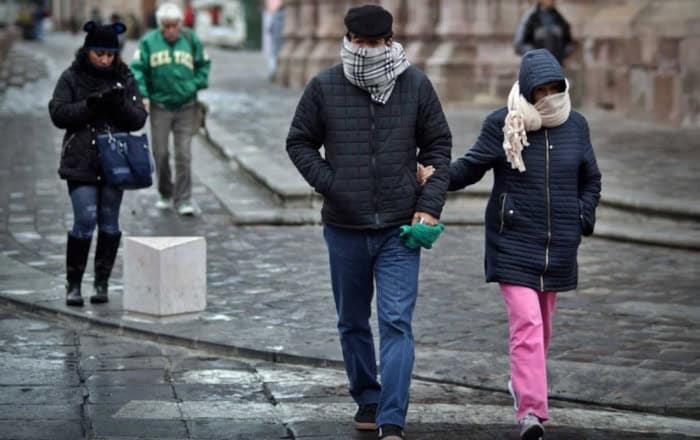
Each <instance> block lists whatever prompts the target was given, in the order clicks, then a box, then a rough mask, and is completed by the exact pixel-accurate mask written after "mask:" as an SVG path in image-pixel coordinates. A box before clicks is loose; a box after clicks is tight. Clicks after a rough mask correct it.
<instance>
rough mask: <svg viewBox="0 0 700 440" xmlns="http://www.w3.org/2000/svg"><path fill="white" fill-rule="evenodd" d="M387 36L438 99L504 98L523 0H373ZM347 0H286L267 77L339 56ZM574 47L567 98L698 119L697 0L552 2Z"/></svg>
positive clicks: (301, 73)
mask: <svg viewBox="0 0 700 440" xmlns="http://www.w3.org/2000/svg"><path fill="white" fill-rule="evenodd" d="M369 2H373V3H380V4H382V5H383V6H384V7H386V8H387V9H389V10H391V11H392V13H393V14H394V16H395V21H396V25H395V33H396V40H397V41H399V42H401V43H402V44H404V46H405V48H406V51H407V53H408V56H409V60H410V61H411V62H412V63H413V64H415V65H417V66H418V67H420V68H422V69H424V70H425V71H426V72H427V73H428V75H429V76H430V78H431V79H432V81H433V82H434V84H435V87H436V89H437V90H438V93H439V94H440V96H441V98H442V99H443V100H444V101H445V102H458V103H459V102H465V103H475V102H476V103H484V104H491V105H495V104H498V103H502V102H504V99H505V97H506V96H507V93H508V91H509V89H510V87H511V85H512V83H513V81H514V79H515V77H516V73H517V70H518V66H519V62H520V60H519V58H518V57H517V56H516V55H515V54H514V53H513V48H512V39H513V34H514V33H515V30H516V28H517V25H518V23H519V21H520V17H521V16H522V15H523V13H524V12H525V11H526V10H527V9H528V8H530V7H531V5H532V4H533V2H532V1H531V0H376V1H369ZM362 3H368V1H355V0H288V1H287V18H288V20H287V22H286V23H285V39H286V42H285V46H284V48H283V49H282V52H281V55H280V58H281V60H280V70H279V72H278V75H277V78H276V80H277V81H278V82H279V83H281V84H284V85H289V86H292V87H302V86H303V85H304V84H305V83H306V82H307V81H308V80H309V79H310V78H311V77H312V76H314V75H315V74H316V73H317V72H318V71H320V70H321V69H323V68H325V67H328V66H330V65H333V64H335V63H337V62H339V50H340V47H339V46H340V39H341V38H342V35H343V33H344V32H345V28H344V26H343V22H342V16H343V15H344V13H345V11H346V10H347V9H348V8H349V7H351V6H353V5H356V4H362ZM558 7H559V9H560V11H561V12H562V14H564V16H565V17H566V18H567V19H568V20H569V22H570V23H571V25H572V33H573V35H574V38H575V39H576V40H577V42H578V43H579V44H578V47H577V50H576V52H575V53H574V54H573V55H572V56H571V57H570V58H569V59H568V60H567V62H566V66H565V67H566V70H567V75H568V76H569V78H570V80H571V83H572V91H573V94H574V100H575V102H577V104H582V105H584V106H596V107H602V108H606V109H610V110H614V111H616V112H620V113H622V114H625V115H629V116H630V117H634V118H638V119H644V120H653V121H655V122H659V123H662V124H666V125H673V126H679V125H683V126H695V127H698V126H700V1H698V0H560V1H559V2H558Z"/></svg>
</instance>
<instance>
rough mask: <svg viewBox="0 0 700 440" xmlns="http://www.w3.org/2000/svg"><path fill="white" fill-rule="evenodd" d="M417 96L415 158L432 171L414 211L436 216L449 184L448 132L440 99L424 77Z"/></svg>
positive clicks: (449, 139)
mask: <svg viewBox="0 0 700 440" xmlns="http://www.w3.org/2000/svg"><path fill="white" fill-rule="evenodd" d="M419 96H420V101H419V106H418V119H417V121H418V123H417V126H416V140H417V141H418V149H419V152H418V162H419V163H421V164H423V165H432V166H433V167H434V168H435V173H434V174H433V175H432V176H431V177H430V179H428V181H427V183H426V184H425V186H424V187H423V189H422V191H421V194H420V197H419V198H418V201H417V203H416V211H420V212H426V213H428V214H430V215H432V216H433V217H435V218H440V214H441V213H442V208H443V206H444V205H445V193H446V192H447V187H448V186H449V184H450V175H449V167H450V158H451V154H452V133H451V132H450V127H449V125H447V120H446V119H445V114H444V113H443V111H442V105H441V104H440V99H439V98H438V96H437V93H435V88H433V85H432V83H431V82H430V80H429V79H428V78H427V77H426V78H425V79H424V80H423V83H422V84H421V86H420V92H419Z"/></svg>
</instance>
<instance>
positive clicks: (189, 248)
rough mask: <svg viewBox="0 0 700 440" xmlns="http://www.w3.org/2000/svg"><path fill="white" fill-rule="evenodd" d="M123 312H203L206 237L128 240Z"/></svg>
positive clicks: (166, 313) (159, 314)
mask: <svg viewBox="0 0 700 440" xmlns="http://www.w3.org/2000/svg"><path fill="white" fill-rule="evenodd" d="M123 298H124V305H123V307H124V310H127V311H131V312H139V313H146V314H149V315H157V316H164V315H176V314H180V313H192V312H200V311H202V310H204V309H205V308H206V306H207V245H206V241H205V240H204V237H127V238H126V239H125V240H124V295H123Z"/></svg>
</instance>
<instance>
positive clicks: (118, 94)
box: [102, 83, 124, 110]
mask: <svg viewBox="0 0 700 440" xmlns="http://www.w3.org/2000/svg"><path fill="white" fill-rule="evenodd" d="M123 106H124V87H123V86H122V85H121V84H120V83H117V84H116V85H115V86H112V87H111V88H109V89H108V90H107V91H105V92H103V93H102V108H103V109H105V110H111V109H117V108H121V107H123Z"/></svg>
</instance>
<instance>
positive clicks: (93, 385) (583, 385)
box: [0, 35, 700, 440]
mask: <svg viewBox="0 0 700 440" xmlns="http://www.w3.org/2000/svg"><path fill="white" fill-rule="evenodd" d="M72 43H74V42H73V41H72V40H71V39H69V38H67V37H65V36H62V35H59V36H58V37H57V38H56V39H54V40H52V41H51V42H50V43H48V44H49V45H48V47H44V48H43V49H40V50H38V55H37V56H39V58H40V60H42V61H41V62H44V63H46V65H47V71H48V76H49V78H48V79H40V78H34V79H33V80H32V82H31V83H30V84H28V85H26V86H25V87H24V88H21V89H17V88H10V89H8V91H7V92H6V94H5V96H4V98H2V97H0V130H1V132H2V133H3V141H2V145H3V148H2V149H1V150H0V187H1V188H2V191H0V298H2V299H0V304H2V303H3V302H7V303H12V304H15V305H14V306H13V307H8V306H6V307H8V308H7V310H4V311H3V312H2V315H1V316H0V340H1V341H2V342H1V343H0V372H1V373H2V374H0V377H4V378H5V379H3V380H2V381H0V438H18V439H19V438H21V439H25V438H26V439H30V438H31V439H40V438H51V439H58V438H66V439H68V438H70V439H74V438H82V437H81V436H85V438H119V439H123V440H125V439H127V438H169V439H180V438H182V439H185V438H193V439H197V438H241V439H243V438H256V439H257V438H263V439H273V438H313V439H322V438H328V439H330V438H358V439H359V438H372V437H359V436H357V435H356V434H355V433H354V432H353V430H352V428H351V425H350V424H349V423H348V421H349V414H351V413H352V411H353V409H352V405H351V401H350V400H349V399H348V398H347V397H346V393H345V389H344V385H343V384H344V378H343V374H342V372H341V371H340V370H338V369H337V367H338V366H339V362H340V349H339V344H338V338H337V332H336V329H335V313H334V307H333V303H332V296H331V293H330V282H329V276H328V262H327V257H326V252H325V245H324V243H323V239H322V233H321V227H319V226H296V227H292V226H246V227H241V226H236V225H234V224H233V222H232V217H231V213H230V212H229V211H228V210H227V208H226V206H225V204H223V203H222V202H221V200H222V199H223V198H224V197H235V195H236V191H238V190H239V189H238V187H236V185H234V184H233V183H232V182H238V180H236V179H241V181H243V180H245V179H244V178H242V177H241V176H240V175H239V174H236V172H235V170H232V169H228V170H227V171H226V173H223V174H221V173H219V171H216V170H219V167H220V164H219V163H218V162H217V161H216V160H212V158H216V157H217V156H215V155H214V154H213V153H212V151H211V149H210V147H209V146H208V144H207V143H206V142H205V141H204V140H203V139H201V138H200V139H197V140H196V141H195V143H194V156H195V166H194V169H195V173H196V179H195V186H194V197H195V199H196V201H197V203H198V205H199V207H200V208H201V210H202V215H201V216H198V217H194V218H183V217H179V216H177V215H176V214H175V213H173V212H162V211H158V210H157V209H155V207H154V203H155V201H156V199H157V193H156V191H155V189H153V188H150V189H148V190H145V191H138V192H127V193H126V194H125V200H124V204H123V206H122V213H121V222H122V228H123V230H124V234H125V235H133V236H154V235H187V236H190V235H197V236H204V237H205V238H206V240H207V255H208V261H207V280H208V293H207V302H208V306H207V310H206V311H205V312H203V313H200V314H197V315H195V316H184V317H178V318H172V319H161V320H158V319H151V318H147V317H142V316H134V315H129V314H125V313H124V312H123V310H122V309H121V277H122V262H121V257H122V255H121V252H120V254H119V257H118V262H117V267H116V268H115V273H114V288H113V289H112V290H111V291H112V292H113V295H112V300H111V302H110V303H109V304H108V305H105V306H95V305H87V306H86V307H84V308H83V309H80V310H76V309H73V310H68V309H66V307H65V306H64V299H63V296H64V291H63V278H64V258H65V256H64V249H65V235H66V231H67V230H68V229H69V227H70V225H71V222H72V214H71V209H70V201H69V199H68V192H67V189H66V185H65V183H64V182H62V181H60V180H59V179H58V176H57V173H56V169H57V163H58V156H59V152H60V147H61V145H60V132H59V131H58V130H57V129H55V128H54V127H53V126H52V125H51V122H50V120H49V118H48V113H47V110H46V103H47V102H48V97H49V96H50V93H51V90H52V88H53V82H52V81H55V79H56V77H55V75H56V74H57V73H59V72H58V71H59V70H60V69H62V68H63V67H65V65H67V61H66V60H67V59H68V58H66V57H69V56H70V53H71V52H72V51H73V49H74V47H71V46H69V44H72ZM18 47H19V49H18V50H20V51H21V50H25V51H27V50H28V47H29V48H31V45H26V44H19V45H18ZM212 53H213V56H218V57H220V58H219V60H220V61H219V63H220V64H221V65H232V66H233V65H239V64H244V63H243V62H237V61H236V60H240V59H242V58H245V57H251V55H250V54H246V53H241V54H238V53H231V52H224V51H220V50H219V51H217V50H213V51H212ZM227 57H228V58H227ZM236 57H239V58H236ZM241 57H242V58H241ZM245 59H247V58H245ZM246 62H247V61H246ZM218 75H223V74H221V73H220V74H218ZM232 75H233V77H224V76H218V77H215V78H218V79H216V80H215V84H214V86H213V88H212V91H211V92H207V93H211V95H210V97H212V99H221V101H214V102H215V104H214V105H213V107H212V108H213V110H217V109H221V108H223V107H225V106H230V110H231V111H232V112H235V111H237V110H236V108H237V106H242V107H244V108H247V110H246V111H241V115H243V114H245V115H246V116H244V117H243V116H242V120H241V121H240V127H241V130H242V131H243V132H245V130H246V129H247V128H244V127H248V125H247V124H252V123H254V121H255V120H260V119H262V118H266V117H269V118H272V119H273V120H276V119H275V118H278V122H279V125H280V130H281V129H282V128H285V127H284V125H285V124H286V123H287V122H283V121H282V120H283V119H284V118H285V117H288V115H287V116H285V114H283V113H284V111H286V108H285V107H284V102H287V100H283V103H282V104H281V105H280V106H279V107H277V108H276V110H275V111H274V112H271V114H269V115H268V114H265V113H261V111H262V110H261V109H262V108H264V107H262V106H259V105H256V106H253V105H251V106H249V107H246V105H247V104H246V103H248V104H250V101H247V99H249V98H248V97H247V96H248V95H246V93H245V92H243V91H241V90H242V89H243V88H248V89H250V88H254V87H263V86H262V85H260V83H256V82H255V81H254V80H250V82H248V83H246V82H245V81H244V82H242V83H236V81H234V80H235V78H236V76H235V72H234V74H232ZM260 81H262V80H260ZM220 87H221V88H224V87H225V88H230V89H232V90H233V92H231V93H229V94H222V95H221V96H223V97H221V96H219V97H218V98H215V96H216V91H217V88H220ZM271 90H272V91H277V89H275V88H272V89H271ZM284 93H288V94H289V96H292V93H293V92H284ZM294 93H295V92H294ZM260 99H261V101H264V100H265V99H271V98H270V97H269V96H268V97H266V96H262V97H261V98H260ZM222 111H223V110H222ZM278 112H279V113H278ZM237 127H238V126H234V125H232V123H230V129H231V130H232V131H235V130H236V129H237ZM272 136H274V134H272ZM256 141H257V140H256V139H254V138H252V137H251V138H250V142H252V143H255V142H256ZM462 150H463V148H462V147H460V148H457V149H456V151H455V152H454V153H453V156H456V155H459V154H461V153H462ZM279 152H283V147H282V146H281V145H279ZM279 152H278V153H275V154H279ZM630 154H632V153H630ZM271 157H272V158H276V157H278V156H275V155H271ZM279 157H281V156H279ZM610 157H611V159H610V160H611V161H613V162H614V161H624V160H627V159H628V158H622V157H618V158H612V157H614V156H610ZM693 157H694V156H693ZM274 160H277V159H274ZM279 160H283V159H279ZM284 160H286V159H284ZM284 165H286V166H289V167H291V166H292V165H291V163H288V162H284ZM696 165H697V164H696ZM606 166H607V165H606ZM610 166H611V167H612V166H613V165H610ZM672 166H673V165H672V164H670V165H669V167H672ZM693 166H695V165H692V164H688V167H689V168H688V176H689V177H688V178H687V179H684V178H683V176H681V177H679V179H676V180H675V181H674V182H669V186H671V185H674V184H675V185H678V187H679V188H680V187H681V186H684V185H685V186H687V187H690V185H691V182H692V181H693V179H695V178H697V176H695V175H694V173H695V171H693V170H692V169H691V168H692V167H693ZM604 172H605V171H604ZM611 174H615V173H614V172H611ZM212 176H214V177H212ZM619 176H620V179H624V178H625V177H624V176H623V175H621V174H620V175H619ZM654 178H657V177H654ZM205 183H206V184H205ZM241 185H243V184H241ZM639 189H642V188H639ZM686 189H687V188H686ZM227 191H231V192H233V195H232V194H231V193H226V192H227ZM240 191H241V193H242V192H243V191H247V190H245V189H244V188H243V187H241V189H240ZM669 191H673V192H675V190H672V189H670V190H669ZM251 197H252V196H251ZM251 200H252V199H251ZM691 202H692V203H696V200H695V201H691ZM251 203H257V202H255V201H254V200H253V201H251ZM483 233H484V231H483V228H482V227H479V226H473V227H465V226H449V227H448V228H447V229H446V233H445V234H444V236H443V237H442V238H441V239H440V241H439V243H438V244H437V245H436V246H435V248H434V249H432V250H431V251H427V252H424V253H423V256H422V262H423V264H422V267H421V292H420V296H419V301H418V305H417V308H416V315H415V321H414V322H415V327H414V332H415V337H416V350H417V353H416V356H417V364H416V369H415V374H416V377H417V378H418V379H421V381H417V382H416V384H415V386H414V390H413V392H412V395H413V396H414V397H413V399H412V402H413V403H412V405H413V406H412V408H413V412H411V413H410V414H409V423H411V426H412V427H411V428H410V429H409V434H413V436H411V437H410V438H416V439H438V438H439V439H451V438H455V439H456V438H474V439H480V438H483V439H487V438H489V439H490V438H499V439H500V438H516V437H517V435H516V434H517V433H516V432H515V431H514V429H513V428H512V427H511V425H510V424H511V422H512V420H511V418H512V406H511V402H510V399H509V398H508V396H507V394H506V392H505V384H506V381H507V378H508V375H509V370H508V362H507V361H508V357H507V350H508V345H507V342H508V334H507V317H506V313H505V308H504V306H503V304H502V300H501V297H500V294H499V292H498V289H497V288H496V286H493V285H487V284H485V283H484V281H483ZM579 266H580V273H579V279H580V283H579V289H578V291H576V292H569V293H565V294H562V295H561V296H560V298H559V301H558V309H557V315H556V317H555V324H554V330H555V334H554V337H553V342H552V346H551V362H550V364H549V365H550V371H549V373H550V378H549V382H550V392H551V397H552V405H553V406H554V407H555V408H556V410H555V411H556V412H555V414H554V416H553V418H552V419H553V420H552V428H551V430H548V436H547V438H560V439H604V438H606V439H607V438H615V439H632V438H634V439H647V438H648V439H652V438H655V439H672V438H673V439H676V438H678V439H682V438H690V437H700V425H698V419H700V393H699V392H698V391H700V374H699V373H700V320H698V317H699V316H700V297H699V296H698V295H697V282H698V279H700V277H699V276H698V275H699V268H700V253H698V252H694V251H686V250H678V249H671V248H667V247H657V246H644V245H640V244H630V243H620V242H615V241H611V240H603V239H599V238H592V239H587V240H585V241H584V243H583V245H582V247H581V251H580V257H579ZM90 274H91V270H88V275H87V276H86V280H85V286H87V285H88V283H89V282H90V281H91V276H90ZM15 307H16V308H15ZM27 310H29V311H33V312H39V313H42V314H44V317H31V316H25V315H23V313H25V312H26V311H27ZM56 314H59V315H61V316H66V317H67V318H66V319H68V320H67V321H66V322H55V321H53V320H52V319H53V318H47V316H49V317H53V316H55V315H56ZM374 324H376V322H375V323H374ZM93 327H94V328H93ZM375 328H376V327H375ZM110 329H112V330H116V331H122V330H125V331H128V332H132V333H131V335H132V336H134V335H140V336H139V337H143V338H147V339H154V340H156V342H157V343H153V342H147V341H144V340H140V341H135V340H129V339H125V338H124V337H123V336H116V335H115V334H114V332H112V331H110ZM22 338H25V339H22ZM168 341H174V342H176V344H167V342H168ZM181 345H186V346H188V347H195V348H196V349H201V350H203V351H198V352H195V351H190V350H188V349H185V348H182V347H180V346H181ZM207 350H209V351H207ZM216 351H218V352H219V353H224V354H225V355H226V356H219V355H216V356H215V355H213V354H212V352H216ZM236 354H238V355H245V356H247V358H246V359H240V358H237V359H233V358H229V357H227V356H233V355H236ZM252 358H255V359H263V360H266V361H277V362H278V363H277V364H270V363H265V362H261V361H254V360H251V359H252ZM279 362H282V364H279ZM26 363H30V365H32V368H31V371H32V373H30V374H28V373H26V372H25V371H23V366H24V365H25V364H26ZM288 363H295V364H304V365H306V366H305V367H291V366H289V365H288ZM115 365H120V366H121V367H120V368H117V367H115ZM319 366H330V367H334V368H331V369H321V368H318V367H319ZM34 372H36V373H34ZM25 376H26V377H25ZM37 387H38V388H37ZM25 388H26V389H28V390H30V391H31V392H30V391H26V392H25V391H23V390H24V389H25ZM32 396H33V397H32ZM571 402H578V404H577V405H574V404H572V403H571ZM611 407H614V408H616V409H623V410H634V411H641V412H643V413H644V414H637V413H632V412H630V413H628V412H624V413H618V412H611V411H613V410H611V409H610V408H611ZM45 410H48V411H49V413H48V414H50V417H49V416H47V415H46V414H47V413H46V411H45ZM648 413H653V414H656V415H658V417H657V416H651V415H648ZM37 414H44V417H43V419H44V421H42V422H41V423H39V424H36V423H34V424H32V425H29V424H27V426H23V427H22V429H23V430H24V431H16V430H17V429H19V428H18V424H17V421H18V420H28V419H33V418H34V417H37ZM674 417H685V418H674ZM42 423H43V425H42ZM59 427H63V428H64V429H63V430H62V431H61V432H62V434H61V435H64V437H60V436H56V435H52V436H48V437H42V435H44V433H46V432H58V431H59ZM16 432H22V433H21V434H17V433H16ZM232 433H234V434H235V435H234V434H232ZM550 434H551V435H550ZM12 435H14V436H15V437H12ZM353 436H354V437H353Z"/></svg>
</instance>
